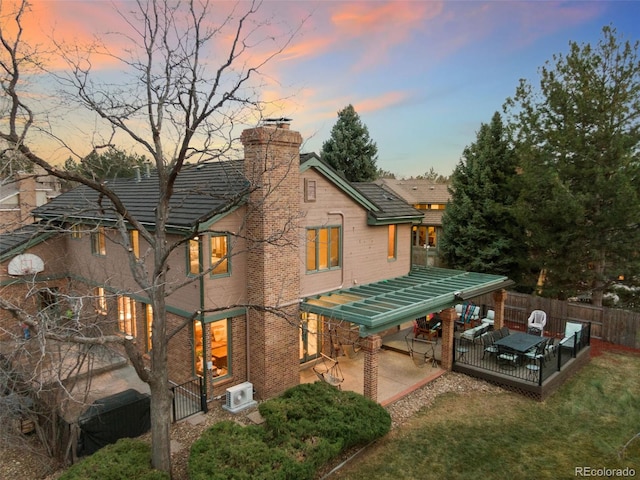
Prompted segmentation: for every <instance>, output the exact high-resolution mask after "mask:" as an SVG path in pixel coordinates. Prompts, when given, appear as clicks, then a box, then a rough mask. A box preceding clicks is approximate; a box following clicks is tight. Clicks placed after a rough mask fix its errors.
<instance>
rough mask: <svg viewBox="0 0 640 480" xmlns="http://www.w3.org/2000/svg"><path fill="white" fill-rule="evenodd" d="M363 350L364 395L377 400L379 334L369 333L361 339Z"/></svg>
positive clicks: (380, 344) (380, 341)
mask: <svg viewBox="0 0 640 480" xmlns="http://www.w3.org/2000/svg"><path fill="white" fill-rule="evenodd" d="M361 345H362V350H364V396H365V397H367V398H370V399H371V400H373V401H374V402H377V401H378V351H379V350H380V348H381V347H382V338H381V337H380V335H369V336H367V337H365V338H363V339H362V342H361Z"/></svg>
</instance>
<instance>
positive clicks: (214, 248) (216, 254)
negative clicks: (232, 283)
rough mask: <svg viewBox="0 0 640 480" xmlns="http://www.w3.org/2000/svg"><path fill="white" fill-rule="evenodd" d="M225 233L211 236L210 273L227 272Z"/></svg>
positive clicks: (226, 241) (226, 238) (220, 273)
mask: <svg viewBox="0 0 640 480" xmlns="http://www.w3.org/2000/svg"><path fill="white" fill-rule="evenodd" d="M227 245H228V237H227V235H212V236H211V267H212V270H211V275H223V274H225V273H229V257H228V256H227V255H228V254H229V251H228V248H227Z"/></svg>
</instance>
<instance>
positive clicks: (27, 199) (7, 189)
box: [0, 172, 61, 233]
mask: <svg viewBox="0 0 640 480" xmlns="http://www.w3.org/2000/svg"><path fill="white" fill-rule="evenodd" d="M60 192H61V186H60V180H58V179H57V178H55V177H52V176H50V175H46V174H45V173H44V172H41V173H39V174H31V173H25V172H18V173H14V174H13V175H11V176H9V177H6V178H3V179H0V233H2V232H8V231H11V230H15V229H16V228H18V227H19V226H21V225H24V224H25V223H29V222H31V221H32V220H31V219H32V217H31V211H32V210H33V209H34V208H36V207H39V206H40V205H44V204H45V203H47V202H48V201H49V200H51V199H52V198H55V197H56V196H58V195H59V194H60Z"/></svg>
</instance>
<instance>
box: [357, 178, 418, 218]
mask: <svg viewBox="0 0 640 480" xmlns="http://www.w3.org/2000/svg"><path fill="white" fill-rule="evenodd" d="M352 185H353V186H354V187H355V188H356V189H357V190H358V191H360V192H361V193H362V194H363V195H364V196H366V197H367V198H368V199H369V200H371V201H372V202H373V203H374V204H375V206H376V207H378V208H377V210H374V211H370V212H369V216H370V217H371V218H372V221H370V222H369V223H373V224H376V225H378V224H381V223H398V222H399V221H401V220H405V221H406V220H414V221H416V222H419V221H420V220H421V219H422V212H421V211H420V210H416V209H415V208H413V207H412V206H411V205H409V204H408V203H407V202H406V201H404V200H403V199H402V198H400V197H399V196H398V195H396V194H395V193H393V192H392V191H391V190H388V189H385V188H383V187H381V186H380V185H377V184H375V183H372V182H367V183H364V182H355V183H352Z"/></svg>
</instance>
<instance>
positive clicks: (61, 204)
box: [33, 161, 249, 229]
mask: <svg viewBox="0 0 640 480" xmlns="http://www.w3.org/2000/svg"><path fill="white" fill-rule="evenodd" d="M105 183H107V186H108V187H109V188H110V189H112V190H113V191H114V192H115V193H116V194H117V195H118V197H119V198H120V200H121V201H122V203H123V204H124V206H125V207H126V208H127V210H128V211H129V212H130V213H131V214H132V215H133V216H135V217H136V218H137V219H138V220H139V221H140V222H141V223H143V224H147V225H153V224H155V212H154V207H155V205H157V203H158V201H159V199H160V188H159V182H158V175H157V173H156V172H154V173H152V174H151V175H150V176H149V177H142V178H127V179H116V180H113V181H109V182H105ZM248 189H249V182H248V181H247V180H246V179H245V178H244V176H243V173H242V162H241V161H225V162H211V163H202V164H198V165H185V167H184V168H183V169H182V171H181V172H180V174H179V175H178V177H177V178H176V182H175V188H174V192H173V196H172V197H171V201H170V214H169V219H168V225H169V226H170V227H174V228H178V229H187V228H191V227H194V226H195V225H197V224H198V223H200V222H203V221H206V220H208V219H209V218H211V217H213V216H214V215H218V214H220V213H223V212H225V211H228V210H229V207H230V206H232V205H234V204H237V203H238V200H239V199H241V198H243V197H244V195H245V194H246V193H247V192H248ZM33 214H34V215H35V216H37V217H40V218H46V219H57V220H60V219H66V220H74V221H78V220H80V221H86V222H92V223H93V222H95V223H98V222H109V221H115V220H116V219H117V216H116V214H115V210H114V208H113V204H112V203H111V201H110V200H108V199H107V198H106V197H104V196H103V195H101V194H100V193H98V192H96V191H95V190H93V189H91V188H89V187H87V186H85V185H80V186H78V187H76V188H74V189H73V190H71V191H69V192H67V193H64V194H62V195H59V196H58V197H56V198H55V199H53V200H51V201H50V202H49V203H47V204H45V205H43V206H41V207H38V208H37V209H35V210H34V211H33Z"/></svg>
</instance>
